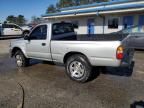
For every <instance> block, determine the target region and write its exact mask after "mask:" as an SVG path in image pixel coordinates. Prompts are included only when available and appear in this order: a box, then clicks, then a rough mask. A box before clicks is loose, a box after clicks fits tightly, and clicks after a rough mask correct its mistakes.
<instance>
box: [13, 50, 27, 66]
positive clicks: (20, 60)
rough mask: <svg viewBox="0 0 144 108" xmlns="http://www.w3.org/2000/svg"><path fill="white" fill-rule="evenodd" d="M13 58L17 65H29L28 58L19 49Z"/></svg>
mask: <svg viewBox="0 0 144 108" xmlns="http://www.w3.org/2000/svg"><path fill="white" fill-rule="evenodd" d="M15 60H16V64H17V66H18V67H26V66H28V65H29V59H28V58H26V57H25V56H24V54H23V53H22V52H21V51H17V52H16V53H15Z"/></svg>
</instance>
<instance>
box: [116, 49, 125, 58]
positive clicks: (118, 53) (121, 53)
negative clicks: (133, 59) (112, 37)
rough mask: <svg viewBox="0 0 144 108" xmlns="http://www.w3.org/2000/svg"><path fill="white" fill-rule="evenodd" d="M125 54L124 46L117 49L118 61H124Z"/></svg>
mask: <svg viewBox="0 0 144 108" xmlns="http://www.w3.org/2000/svg"><path fill="white" fill-rule="evenodd" d="M123 53H124V48H123V47H122V46H119V47H118V48H117V54H116V57H117V59H119V60H121V59H123V57H124V54H123Z"/></svg>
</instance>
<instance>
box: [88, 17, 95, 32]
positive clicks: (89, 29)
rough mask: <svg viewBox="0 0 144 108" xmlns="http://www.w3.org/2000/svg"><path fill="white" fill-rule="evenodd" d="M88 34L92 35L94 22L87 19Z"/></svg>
mask: <svg viewBox="0 0 144 108" xmlns="http://www.w3.org/2000/svg"><path fill="white" fill-rule="evenodd" d="M87 26H88V34H94V33H95V31H94V26H95V20H94V19H88V25H87Z"/></svg>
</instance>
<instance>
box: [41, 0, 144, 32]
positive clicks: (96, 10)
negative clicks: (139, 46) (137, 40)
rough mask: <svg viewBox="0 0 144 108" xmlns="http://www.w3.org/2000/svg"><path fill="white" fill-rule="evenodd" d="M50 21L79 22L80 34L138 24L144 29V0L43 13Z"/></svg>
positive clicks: (78, 29)
mask: <svg viewBox="0 0 144 108" xmlns="http://www.w3.org/2000/svg"><path fill="white" fill-rule="evenodd" d="M43 18H44V19H46V20H48V21H69V22H72V23H75V24H78V28H77V29H76V31H77V33H78V34H102V33H105V34H106V33H112V32H117V31H120V30H122V29H124V28H127V27H130V26H132V25H138V29H137V31H144V0H120V1H111V2H103V3H94V4H89V5H82V6H75V7H69V8H63V9H61V12H58V13H53V14H46V15H43Z"/></svg>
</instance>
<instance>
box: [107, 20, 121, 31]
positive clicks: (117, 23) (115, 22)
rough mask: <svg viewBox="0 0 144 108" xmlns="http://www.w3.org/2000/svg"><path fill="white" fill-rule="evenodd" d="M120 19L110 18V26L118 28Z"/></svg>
mask: <svg viewBox="0 0 144 108" xmlns="http://www.w3.org/2000/svg"><path fill="white" fill-rule="evenodd" d="M118 25H119V19H118V18H110V19H109V20H108V28H109V29H118Z"/></svg>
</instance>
